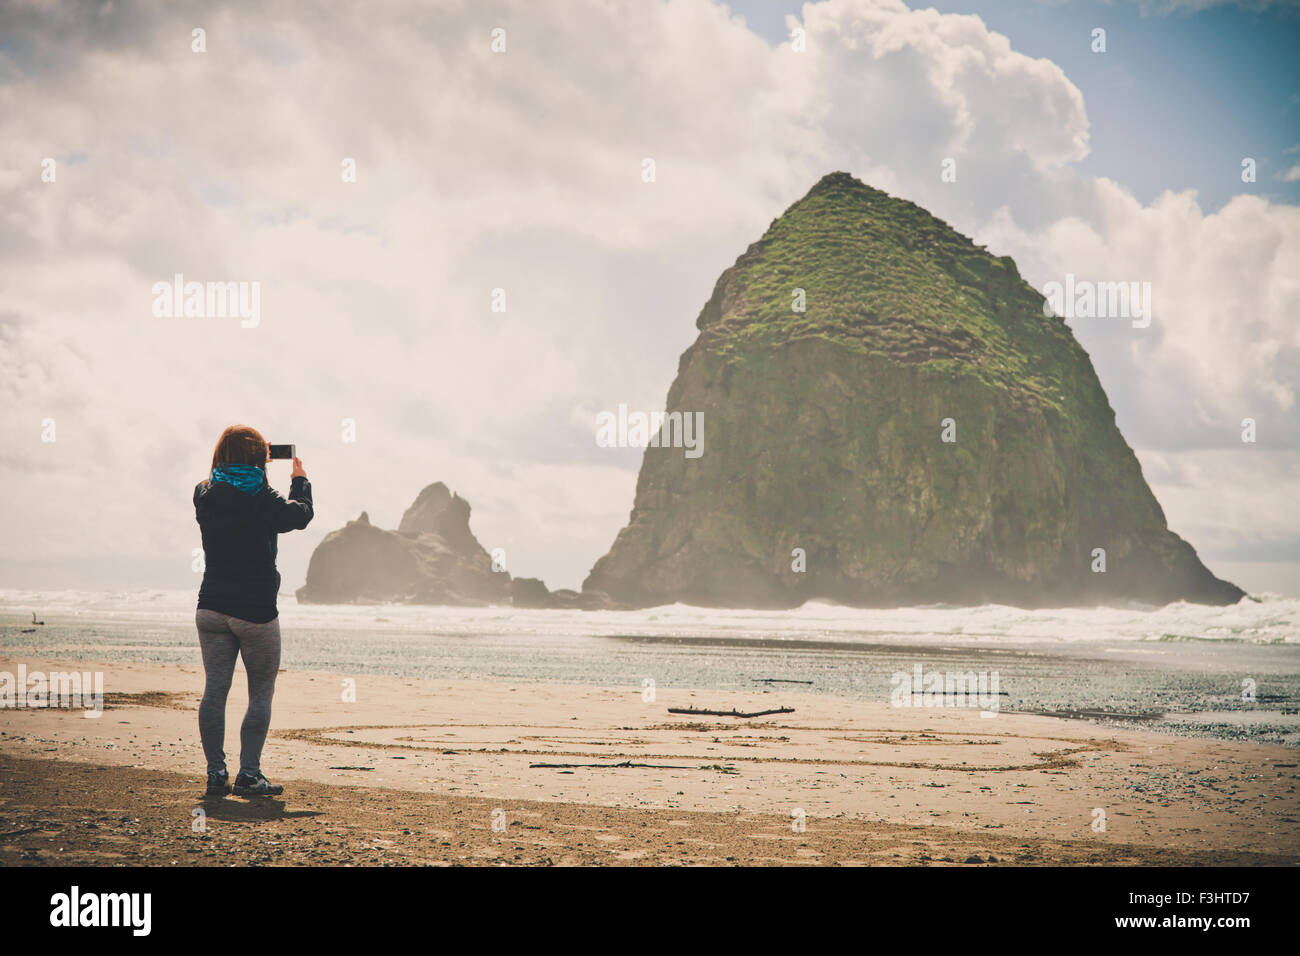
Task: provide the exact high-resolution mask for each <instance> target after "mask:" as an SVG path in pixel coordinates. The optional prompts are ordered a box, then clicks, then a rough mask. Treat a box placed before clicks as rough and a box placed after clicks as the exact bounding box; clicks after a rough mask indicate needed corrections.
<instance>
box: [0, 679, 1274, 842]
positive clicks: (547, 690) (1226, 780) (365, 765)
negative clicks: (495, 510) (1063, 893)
mask: <svg viewBox="0 0 1300 956" xmlns="http://www.w3.org/2000/svg"><path fill="white" fill-rule="evenodd" d="M18 663H19V662H18V661H17V660H14V659H12V658H0V671H4V670H8V671H15V670H16V668H17V664H18ZM23 663H25V664H26V665H27V667H28V668H29V669H45V670H73V669H76V670H92V671H93V670H100V671H103V673H104V684H105V690H106V692H107V704H106V708H105V710H104V712H103V714H102V716H100V717H99V718H97V719H86V718H85V717H83V716H82V714H81V712H80V711H66V710H3V711H0V781H3V783H2V784H0V864H3V865H15V864H24V863H27V864H58V863H104V864H109V865H112V864H137V863H142V862H149V863H156V864H163V865H167V864H171V863H177V864H182V865H184V864H211V865H231V864H240V863H265V864H301V863H352V864H365V865H372V864H373V865H382V864H420V863H453V864H454V863H467V864H482V863H491V864H497V863H516V864H546V863H552V864H560V865H564V864H592V863H596V864H614V865H617V864H655V865H659V864H678V863H686V864H699V863H704V864H724V865H730V864H768V863H792V864H810V863H816V864H858V863H874V864H879V863H885V864H925V865H939V864H944V865H946V864H949V863H952V864H957V865H976V864H977V863H979V864H990V863H992V864H994V865H1000V864H1019V865H1024V864H1043V863H1071V864H1084V863H1093V864H1097V863H1105V864H1123V863H1145V864H1181V863H1187V864H1249V863H1297V862H1300V792H1298V791H1297V786H1298V785H1300V769H1298V768H1297V763H1298V762H1300V761H1298V760H1297V755H1296V752H1295V750H1294V749H1290V748H1284V747H1279V746H1272V745H1258V744H1243V743H1236V742H1231V741H1218V740H1204V739H1188V738H1178V737H1171V736H1168V735H1158V734H1151V733H1146V732H1142V731H1136V730H1135V731H1130V730H1124V731H1118V730H1115V729H1113V728H1103V727H1098V726H1096V725H1093V724H1089V723H1086V722H1081V721H1072V720H1059V719H1055V718H1049V717H1040V716H1033V715H1024V714H1005V713H1001V714H997V715H995V716H993V717H990V718H984V717H981V716H980V715H979V713H978V712H977V711H973V710H966V709H956V708H941V709H932V708H891V707H889V706H888V705H884V704H874V703H864V702H853V701H845V700H842V699H837V698H831V697H827V696H824V695H815V694H808V693H800V692H799V691H798V690H792V689H786V688H784V687H777V688H775V689H768V690H767V691H766V692H764V691H762V690H756V691H753V692H740V691H730V692H728V691H714V690H709V691H693V692H692V691H679V690H664V689H660V690H659V691H658V693H657V695H656V699H655V700H654V701H646V700H643V698H642V694H641V692H640V690H639V689H636V688H616V689H609V688H595V687H583V686H566V685H541V684H514V683H510V682H504V681H489V680H454V681H452V680H447V681H434V680H427V681H426V680H410V679H403V678H395V677H383V676H365V677H359V678H356V685H355V693H356V700H355V702H347V701H345V700H344V699H343V697H344V690H345V685H344V681H345V678H344V677H343V676H342V675H335V674H327V673H323V672H304V671H286V672H284V673H282V674H281V675H280V678H279V684H278V687H277V692H276V701H275V715H274V717H273V721H272V736H271V739H270V740H269V741H268V743H267V748H266V751H265V753H264V756H263V761H262V765H263V769H264V770H265V771H266V773H267V775H268V776H269V777H270V778H271V779H272V780H273V781H275V782H277V783H283V784H285V786H286V792H285V795H284V796H283V797H280V798H274V799H270V798H262V799H258V800H243V799H239V798H233V797H230V798H225V799H217V800H208V799H205V798H204V797H203V795H202V790H203V778H202V774H201V770H202V759H201V751H200V748H199V745H198V739H197V717H196V714H195V709H196V708H197V704H198V699H199V695H200V693H201V690H202V674H201V671H200V669H199V668H197V667H189V666H178V665H175V664H139V663H120V662H119V663H103V662H100V663H96V662H93V661H73V660H69V659H66V658H64V659H57V660H42V659H31V658H26V659H24V660H23ZM242 680H243V678H242V676H241V675H240V674H237V675H236V682H235V689H234V690H232V693H231V700H230V706H229V709H228V714H227V751H228V753H229V755H230V759H231V762H232V763H236V762H237V759H236V756H237V755H236V753H235V752H236V751H237V748H238V743H237V739H238V725H239V720H240V718H241V717H242V713H243V706H244V703H245V700H246V698H245V696H244V692H243V687H242ZM778 706H784V707H793V708H794V712H793V713H787V714H779V715H770V716H765V717H759V718H753V719H741V718H723V717H696V716H683V715H677V714H671V713H669V712H668V709H669V708H670V707H671V708H680V707H696V708H701V707H704V708H709V709H720V710H730V709H732V708H736V709H739V710H741V711H746V712H747V711H751V710H762V709H768V708H774V707H778ZM196 810H198V811H201V813H200V814H198V815H196V814H195V812H194V811H196ZM498 810H499V811H501V812H500V813H497V812H496V811H498ZM800 811H802V813H800ZM800 818H802V819H803V820H804V821H805V827H806V828H805V829H804V830H803V831H802V832H800V831H797V830H796V829H795V825H796V824H797V823H798V821H799V819H800ZM1101 819H1104V822H1105V829H1104V830H1101V829H1096V828H1094V825H1095V821H1098V820H1101ZM198 820H201V821H202V822H203V823H204V824H205V826H204V827H199V828H198V832H196V826H197V824H196V821H198ZM494 824H495V825H496V827H497V829H495V830H494V829H493V827H494ZM502 827H504V829H502Z"/></svg>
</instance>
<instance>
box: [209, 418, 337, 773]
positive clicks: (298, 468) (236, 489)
mask: <svg viewBox="0 0 1300 956" xmlns="http://www.w3.org/2000/svg"><path fill="white" fill-rule="evenodd" d="M269 460H270V452H269V449H268V448H267V444H266V441H265V439H263V438H262V436H261V435H260V434H259V433H258V431H257V429H255V428H249V427H248V426H247V425H231V426H230V427H229V428H227V429H226V430H225V431H224V432H222V433H221V438H220V440H218V442H217V447H216V450H215V451H214V452H213V453H212V477H211V478H210V479H209V480H208V481H201V482H199V484H198V486H197V487H195V489H194V516H195V518H197V519H198V522H199V528H200V529H201V530H202V532H203V559H204V571H203V583H202V584H201V585H200V586H199V606H198V611H197V613H196V614H195V618H194V620H195V624H197V625H198V629H199V647H200V648H201V649H202V651H203V669H204V671H205V672H206V674H207V684H206V685H205V687H204V690H203V702H202V703H201V704H199V737H200V739H201V740H202V741H203V754H204V756H205V757H206V758H207V761H208V795H209V796H225V795H226V794H228V793H230V792H231V789H232V788H231V786H230V774H229V772H228V771H227V769H226V753H225V737H226V694H227V693H228V692H229V691H230V681H231V678H233V677H234V673H235V658H236V657H238V656H241V655H242V657H243V658H244V670H246V671H247V672H248V713H246V714H245V715H244V724H243V727H242V728H241V729H240V732H239V741H240V754H239V776H237V777H236V778H235V785H234V788H233V789H234V792H235V793H236V794H237V795H238V796H241V797H251V796H261V795H276V794H280V793H283V792H284V787H280V786H275V785H273V784H271V783H270V782H269V781H268V780H267V779H266V777H265V776H263V775H262V768H261V760H262V745H263V744H264V743H266V732H267V729H268V728H269V727H270V726H271V696H272V695H273V694H274V693H275V675H276V673H277V672H278V671H279V669H280V621H279V611H278V610H277V609H276V606H275V599H276V595H277V594H279V592H280V573H279V572H278V571H277V570H276V569H275V555H276V536H277V535H279V534H281V533H283V532H285V531H293V530H295V529H298V528H305V527H307V524H308V522H310V521H311V519H312V504H311V485H310V483H308V481H307V475H306V473H305V472H304V471H303V468H302V462H301V461H299V460H298V459H297V457H295V458H294V459H293V473H292V478H291V480H290V483H289V498H288V500H287V501H286V500H285V499H284V498H282V497H280V495H279V493H278V492H277V491H276V490H275V489H274V488H272V487H271V486H270V485H268V484H267V483H266V471H265V465H266V462H267V461H269Z"/></svg>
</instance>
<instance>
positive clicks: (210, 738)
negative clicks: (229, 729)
mask: <svg viewBox="0 0 1300 956" xmlns="http://www.w3.org/2000/svg"><path fill="white" fill-rule="evenodd" d="M194 623H195V624H196V625H197V626H198V629H199V647H200V648H201V649H202V650H203V669H204V671H206V672H207V684H206V685H205V686H204V688H203V702H202V703H201V704H199V738H200V739H201V740H202V741H203V755H204V756H205V757H206V758H207V761H208V770H209V771H221V770H224V769H225V767H226V751H225V745H226V694H227V693H229V692H230V681H231V680H232V679H233V678H234V676H235V659H236V658H237V657H239V656H240V655H241V654H242V655H243V658H244V670H246V671H247V672H248V713H246V714H244V725H243V727H241V728H240V731H239V744H240V752H239V769H240V770H251V771H253V772H257V771H259V770H260V769H261V762H262V745H263V744H265V743H266V732H267V730H268V729H269V728H270V726H271V696H272V695H273V694H274V693H275V675H276V674H277V673H278V672H279V670H280V619H279V618H278V617H277V618H275V619H274V620H272V621H267V622H266V623H265V624H254V623H253V622H251V621H243V620H240V619H239V618H237V617H231V616H230V615H229V614H220V613H218V612H217V611H209V610H207V609H206V608H204V609H200V610H199V612H198V613H197V614H196V615H195V617H194Z"/></svg>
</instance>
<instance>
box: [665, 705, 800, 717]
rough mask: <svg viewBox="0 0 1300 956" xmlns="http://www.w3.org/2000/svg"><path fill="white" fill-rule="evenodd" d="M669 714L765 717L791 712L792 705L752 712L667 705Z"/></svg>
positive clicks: (792, 709)
mask: <svg viewBox="0 0 1300 956" xmlns="http://www.w3.org/2000/svg"><path fill="white" fill-rule="evenodd" d="M668 713H670V714H692V715H695V716H705V717H766V716H767V715H768V714H793V713H794V708H793V707H778V708H776V710H756V711H754V712H753V713H752V714H742V713H741V712H740V711H738V710H696V709H695V708H694V707H669V708H668Z"/></svg>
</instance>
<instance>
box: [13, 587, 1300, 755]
mask: <svg viewBox="0 0 1300 956" xmlns="http://www.w3.org/2000/svg"><path fill="white" fill-rule="evenodd" d="M194 600H195V596H194V592H192V591H131V592H95V591H32V590H18V589H0V658H4V659H12V660H15V661H21V660H24V659H27V658H29V657H30V658H40V657H75V658H84V659H102V660H109V661H118V660H123V661H126V660H129V661H148V662H161V663H185V664H191V665H195V664H198V663H199V652H198V643H197V639H196V636H195V631H194ZM33 612H34V613H35V614H36V615H37V616H38V618H39V619H41V620H44V622H45V623H44V624H43V625H37V626H33V625H32V623H31V622H32V614H33ZM280 618H281V626H282V630H283V636H284V652H283V666H284V667H286V668H294V669H302V670H326V671H331V672H335V673H339V674H343V675H363V674H389V675H396V676H406V677H413V678H487V679H493V680H503V681H515V682H544V683H579V684H589V685H598V686H604V687H627V688H628V689H629V691H633V690H635V691H640V690H642V689H643V688H645V687H646V686H647V682H648V681H653V683H654V686H655V687H662V688H669V687H690V688H719V689H729V690H736V689H742V690H750V691H752V692H753V694H754V701H755V705H756V708H757V707H762V708H766V707H768V706H777V705H779V703H780V699H781V696H782V694H783V693H788V692H789V691H792V690H797V691H801V692H812V693H818V694H829V695H833V696H841V697H848V698H853V699H858V700H878V701H881V702H883V703H889V702H890V701H891V693H892V692H893V691H896V690H897V688H898V686H899V680H900V677H899V675H902V674H909V675H910V674H912V673H914V672H915V670H916V668H917V667H918V666H919V667H920V668H921V669H922V670H923V672H925V673H926V674H931V673H934V672H938V673H940V674H977V675H983V676H993V677H995V678H996V681H997V686H998V687H999V688H1000V709H1001V710H1003V711H1007V712H1011V711H1023V712H1032V713H1046V714H1052V715H1057V716H1072V717H1082V718H1084V719H1089V720H1094V721H1097V722H1100V723H1116V724H1121V725H1129V726H1135V725H1138V726H1142V727H1145V728H1148V729H1152V730H1157V731H1161V732H1167V733H1175V734H1186V735H1195V736H1212V737H1217V738H1222V739H1240V740H1253V741H1258V742H1261V743H1263V742H1268V743H1283V744H1287V745H1290V746H1296V747H1300V600H1297V599H1294V598H1282V597H1277V596H1271V595H1265V596H1263V597H1262V598H1261V599H1259V600H1258V601H1256V600H1246V601H1242V602H1241V603H1239V604H1237V605H1234V606H1231V607H1205V606H1201V605H1193V604H1182V603H1179V604H1172V605H1168V606H1166V607H1162V608H1149V607H1136V606H1135V607H1129V608H1087V609H1082V608H1063V609H1051V610H1025V609H1022V608H1014V607H1004V606H1000V605H985V606H983V607H960V608H959V607H919V608H898V609H889V610H862V609H856V608H845V607H839V606H834V605H827V604H808V605H805V606H804V607H801V608H798V609H795V610H790V611H748V610H720V609H710V608H697V607H687V606H684V605H671V606H665V607H657V608H650V609H646V610H639V611H542V610H528V609H519V608H510V607H488V608H449V607H415V606H407V605H342V606H322V605H306V606H299V605H298V604H297V603H296V601H295V600H294V598H293V596H292V595H281V598H280ZM160 689H166V688H160Z"/></svg>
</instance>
